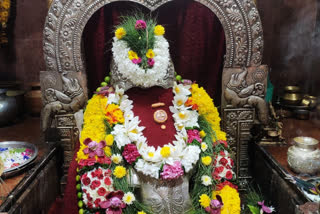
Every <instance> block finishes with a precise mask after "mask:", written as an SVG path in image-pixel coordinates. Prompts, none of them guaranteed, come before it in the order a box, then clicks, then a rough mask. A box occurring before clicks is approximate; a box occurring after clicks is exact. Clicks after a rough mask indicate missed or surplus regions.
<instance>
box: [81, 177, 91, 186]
mask: <svg viewBox="0 0 320 214" xmlns="http://www.w3.org/2000/svg"><path fill="white" fill-rule="evenodd" d="M90 182H91V180H90V178H88V177H84V178H83V179H82V183H83V184H84V185H85V186H88V185H89V184H90Z"/></svg>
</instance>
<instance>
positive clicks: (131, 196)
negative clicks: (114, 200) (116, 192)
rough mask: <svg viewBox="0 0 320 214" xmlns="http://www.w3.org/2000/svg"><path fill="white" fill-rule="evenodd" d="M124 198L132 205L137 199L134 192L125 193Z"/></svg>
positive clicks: (125, 201)
mask: <svg viewBox="0 0 320 214" xmlns="http://www.w3.org/2000/svg"><path fill="white" fill-rule="evenodd" d="M122 200H123V202H124V203H126V204H127V205H130V204H132V203H133V202H134V201H135V200H136V197H135V196H134V194H133V193H132V192H127V193H126V194H124V195H123V198H122Z"/></svg>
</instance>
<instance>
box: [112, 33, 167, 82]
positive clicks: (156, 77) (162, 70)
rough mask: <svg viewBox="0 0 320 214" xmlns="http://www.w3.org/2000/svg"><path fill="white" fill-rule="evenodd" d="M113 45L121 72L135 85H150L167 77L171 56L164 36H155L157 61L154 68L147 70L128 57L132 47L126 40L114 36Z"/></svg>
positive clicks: (155, 59)
mask: <svg viewBox="0 0 320 214" xmlns="http://www.w3.org/2000/svg"><path fill="white" fill-rule="evenodd" d="M112 46H113V47H112V52H113V57H114V61H115V64H116V65H117V66H118V70H119V72H120V73H121V74H122V75H123V76H124V77H126V78H128V79H130V80H131V81H132V83H133V84H134V85H136V86H143V87H150V86H153V85H156V83H157V82H158V81H160V80H162V79H163V78H164V77H165V75H166V72H167V68H168V66H169V61H170V57H169V44H168V42H167V40H166V39H165V38H164V37H163V36H155V44H154V48H153V52H154V54H155V56H154V61H155V63H154V65H153V67H152V68H149V69H146V70H145V69H143V68H141V67H140V66H139V65H138V64H134V63H133V62H132V61H131V60H130V59H129V58H128V52H129V51H130V48H129V47H128V45H127V43H126V42H125V41H123V40H119V39H117V38H116V37H114V38H113V44H112Z"/></svg>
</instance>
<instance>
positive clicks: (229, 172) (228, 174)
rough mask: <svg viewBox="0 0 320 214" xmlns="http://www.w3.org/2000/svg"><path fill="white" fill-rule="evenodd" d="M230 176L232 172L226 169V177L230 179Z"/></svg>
mask: <svg viewBox="0 0 320 214" xmlns="http://www.w3.org/2000/svg"><path fill="white" fill-rule="evenodd" d="M232 177H233V175H232V172H231V171H230V170H228V171H227V173H226V179H228V180H231V179H232Z"/></svg>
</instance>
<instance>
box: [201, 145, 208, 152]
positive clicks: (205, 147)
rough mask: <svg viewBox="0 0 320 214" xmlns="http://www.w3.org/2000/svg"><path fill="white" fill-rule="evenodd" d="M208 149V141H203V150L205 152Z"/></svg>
mask: <svg viewBox="0 0 320 214" xmlns="http://www.w3.org/2000/svg"><path fill="white" fill-rule="evenodd" d="M207 149H208V145H207V144H206V143H201V150H202V151H203V152H205V151H206V150H207Z"/></svg>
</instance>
